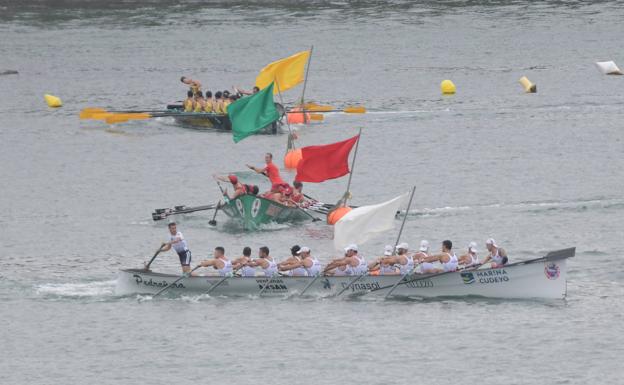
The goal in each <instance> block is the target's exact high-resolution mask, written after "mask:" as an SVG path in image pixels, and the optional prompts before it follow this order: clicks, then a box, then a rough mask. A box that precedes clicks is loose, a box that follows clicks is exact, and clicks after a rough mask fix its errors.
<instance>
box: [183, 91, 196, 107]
mask: <svg viewBox="0 0 624 385" xmlns="http://www.w3.org/2000/svg"><path fill="white" fill-rule="evenodd" d="M183 106H184V112H193V109H194V108H195V98H193V91H188V92H187V93H186V99H185V100H184V104H183Z"/></svg>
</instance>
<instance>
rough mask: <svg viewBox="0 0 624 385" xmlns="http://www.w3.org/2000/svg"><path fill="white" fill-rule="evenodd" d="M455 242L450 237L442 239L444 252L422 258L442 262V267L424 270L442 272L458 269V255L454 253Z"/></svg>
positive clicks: (425, 260)
mask: <svg viewBox="0 0 624 385" xmlns="http://www.w3.org/2000/svg"><path fill="white" fill-rule="evenodd" d="M452 249H453V242H451V241H449V240H448V239H447V240H445V241H442V252H440V253H439V254H433V255H430V256H428V257H426V258H423V259H421V261H422V262H436V261H437V262H440V264H441V265H442V268H434V269H432V270H428V271H423V272H424V273H442V272H447V271H455V270H457V263H458V260H457V256H456V255H455V254H454V253H453V251H452Z"/></svg>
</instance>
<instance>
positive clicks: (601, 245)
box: [0, 0, 624, 384]
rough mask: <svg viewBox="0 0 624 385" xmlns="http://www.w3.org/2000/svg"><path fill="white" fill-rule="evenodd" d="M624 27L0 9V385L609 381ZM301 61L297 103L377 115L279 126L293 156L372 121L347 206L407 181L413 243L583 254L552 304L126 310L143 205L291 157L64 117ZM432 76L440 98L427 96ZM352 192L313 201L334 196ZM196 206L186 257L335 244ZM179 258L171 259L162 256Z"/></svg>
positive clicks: (253, 304)
mask: <svg viewBox="0 0 624 385" xmlns="http://www.w3.org/2000/svg"><path fill="white" fill-rule="evenodd" d="M622 20H624V4H622V2H618V1H593V2H583V1H418V2H408V1H395V2H380V1H357V2H340V1H334V2H332V1H312V2H310V1H308V2H289V1H266V2H264V1H251V2H243V1H213V2H201V1H192V2H175V1H169V2H166V1H149V2H142V3H141V4H140V5H136V4H134V3H131V2H124V1H69V0H68V1H58V2H57V1H54V2H52V1H26V2H8V1H2V2H0V72H3V71H7V70H11V71H18V74H12V75H10V76H9V75H6V76H0V164H1V166H0V180H1V181H2V182H1V187H0V234H1V235H0V321H1V322H0V324H1V325H2V327H1V328H0V383H2V384H18V383H29V384H85V383H94V384H120V383H123V384H130V383H147V382H157V383H176V384H196V383H213V382H214V383H217V382H220V383H229V384H246V383H252V382H254V383H255V382H258V383H267V382H270V383H274V384H309V383H316V384H336V383H348V384H350V383H370V384H388V383H426V384H449V383H459V382H460V381H461V382H463V383H479V384H501V383H505V384H585V383H601V384H617V383H621V377H622V374H624V371H623V370H622V369H621V365H619V364H618V359H619V356H620V355H621V354H622V353H623V352H624V349H623V348H622V346H624V333H622V332H623V331H624V330H623V326H622V325H623V322H622V321H624V320H623V317H622V314H623V311H624V306H623V304H622V296H623V294H624V285H623V279H624V273H622V268H623V267H624V264H623V263H622V257H621V251H622V248H623V245H622V234H623V232H622V223H623V219H624V193H623V191H624V179H623V176H624V171H623V170H622V166H623V165H624V162H623V161H622V155H623V154H624V151H623V143H622V138H623V134H622V129H623V127H622V121H623V118H624V109H623V106H624V93H623V92H622V90H623V87H624V77H610V76H604V75H602V74H600V73H599V71H598V70H597V69H596V67H595V65H594V63H595V62H596V61H606V60H615V61H616V63H619V64H620V65H621V66H622V65H624V51H623V49H622V48H623V46H622V36H623V35H624V24H623V23H622ZM310 46H314V53H313V57H312V60H311V64H310V74H309V78H308V79H309V80H308V83H307V86H306V94H305V96H306V99H309V100H315V101H318V102H322V103H327V104H332V105H337V106H344V105H351V104H358V105H364V106H366V108H367V109H368V111H369V112H368V113H366V114H363V115H348V114H328V115H327V116H326V119H325V121H323V122H322V123H315V124H312V125H309V126H305V127H301V126H300V127H294V129H296V130H297V132H298V135H299V140H298V143H299V145H301V146H305V145H312V144H323V143H331V142H335V141H338V140H342V139H346V138H348V137H350V136H353V135H355V134H357V132H358V130H359V129H360V128H361V129H362V138H361V143H360V147H359V153H358V159H357V162H356V164H355V169H354V173H353V181H352V186H351V191H352V193H353V200H352V203H353V204H356V205H358V204H359V205H361V204H372V203H378V202H382V201H384V200H387V199H390V198H392V197H395V196H397V195H400V194H402V193H405V192H407V191H409V189H410V188H411V186H413V185H416V194H415V198H414V203H413V207H412V208H411V210H410V215H409V216H408V219H407V221H406V226H405V230H404V234H403V237H402V240H404V241H407V242H409V243H410V244H411V246H412V248H415V247H416V245H417V244H418V242H419V241H420V240H421V239H428V240H429V241H430V242H431V244H432V245H434V246H435V247H438V246H437V245H439V243H440V242H441V241H442V240H444V239H451V240H452V241H453V242H454V243H455V245H456V247H457V248H458V249H464V248H465V247H466V245H467V244H468V242H470V241H473V240H474V241H477V242H478V244H479V245H480V247H481V249H482V250H483V248H484V246H485V245H484V242H485V240H486V239H487V238H489V237H493V238H495V239H496V240H497V241H498V242H499V243H500V244H501V245H502V246H503V247H505V248H506V249H507V250H508V252H509V254H510V255H511V259H512V261H514V260H522V259H527V258H532V257H537V256H541V255H543V254H544V253H546V252H548V251H549V250H554V249H559V248H564V247H572V246H575V247H576V248H577V255H576V257H575V258H573V259H572V260H570V262H569V264H568V267H569V270H568V296H567V299H566V300H563V301H548V302H542V301H501V300H487V299H454V300H452V299H443V300H427V301H417V300H414V301H394V300H389V301H370V300H366V299H362V300H358V301H348V300H323V299H306V300H297V299H288V298H284V299H258V298H212V297H209V296H183V297H167V296H165V297H163V298H161V299H155V300H152V301H138V300H137V298H136V297H133V296H130V297H117V296H115V294H114V286H115V279H116V274H117V271H118V270H119V269H121V268H126V267H137V266H141V265H142V263H143V262H144V261H146V260H148V259H149V257H150V256H151V255H152V254H153V252H154V251H155V249H156V248H157V247H158V245H159V244H160V242H161V241H163V240H164V239H165V238H166V235H167V232H166V223H165V221H161V222H153V221H152V220H151V217H150V213H151V211H152V210H153V209H155V208H160V207H169V206H173V205H179V204H186V205H203V204H209V203H214V202H216V201H217V200H218V199H219V196H220V193H219V190H218V188H217V187H216V185H215V184H214V182H213V180H212V174H214V173H223V172H227V171H237V170H244V165H245V164H246V163H251V164H257V165H260V164H262V160H263V154H264V153H265V152H267V151H268V152H273V153H274V154H275V155H276V158H277V160H278V162H280V158H281V157H282V155H283V153H284V151H285V148H286V135H284V134H282V135H277V136H271V135H259V136H255V137H250V138H248V139H246V140H244V141H242V142H240V143H238V144H234V143H233V141H232V138H231V135H230V134H228V133H223V132H202V131H196V130H190V129H187V128H183V127H179V126H177V125H175V123H174V122H173V121H171V120H169V119H167V118H159V119H152V120H147V121H136V122H129V123H126V124H122V125H115V126H108V125H106V124H105V123H103V122H96V121H81V120H79V119H78V113H79V111H80V110H81V109H82V108H85V107H105V108H117V109H126V108H127V109H133V108H147V109H159V108H162V107H163V106H164V105H166V104H167V103H170V102H175V101H177V100H181V99H182V98H183V97H184V94H185V91H186V90H185V89H184V87H182V85H181V84H180V82H179V78H180V76H182V75H186V76H191V77H193V78H197V79H200V80H201V81H202V83H203V84H204V88H206V89H211V90H213V91H214V90H218V89H227V88H230V87H231V86H233V85H234V86H240V87H244V88H250V87H251V86H252V85H253V82H254V79H255V76H256V74H257V72H258V70H259V69H260V68H262V67H263V66H264V65H266V64H267V63H269V62H271V61H273V60H276V59H278V58H281V57H285V56H287V55H290V54H293V53H295V52H298V51H301V50H304V49H308V48H309V47H310ZM521 76H527V77H528V78H529V79H530V80H531V81H533V82H534V83H536V84H537V89H538V92H537V93H536V94H525V93H524V92H523V90H522V88H521V86H520V84H518V79H519V78H520V77H521ZM443 79H451V80H453V82H454V83H455V84H456V85H457V93H456V94H455V95H453V96H448V97H442V96H441V95H440V90H439V84H440V82H441V81H442V80H443ZM301 89H302V87H301V86H299V87H298V88H295V89H293V90H290V91H287V92H286V93H285V95H284V98H285V101H286V102H287V103H293V102H294V101H296V100H297V99H298V98H299V97H301ZM44 93H51V94H54V95H57V96H59V97H61V98H62V99H63V102H64V106H63V107H62V108H60V109H57V110H51V109H49V108H48V107H47V106H46V105H45V103H44V101H43V94H44ZM285 175H286V177H287V179H289V180H291V179H292V178H293V177H294V173H292V172H285ZM345 188H346V177H345V178H340V179H337V180H332V181H328V182H326V183H323V184H318V185H315V184H306V186H305V191H306V192H307V193H308V194H310V195H313V196H315V197H317V198H318V199H320V200H322V201H325V202H334V201H335V200H336V199H337V198H338V197H340V195H341V194H342V193H343V192H344V189H345ZM211 214H212V213H197V214H191V215H186V216H184V217H181V218H177V221H178V223H179V228H180V230H181V231H182V232H183V233H184V234H185V236H186V238H187V239H188V241H189V246H190V248H191V250H192V252H193V258H194V263H195V262H197V261H199V260H201V259H202V258H204V257H206V256H207V255H209V253H210V252H211V250H212V249H213V248H214V247H215V246H218V245H221V246H224V247H225V248H226V251H227V254H228V255H229V256H230V257H234V256H236V255H237V254H238V253H239V252H240V250H241V249H242V247H243V246H247V245H248V246H251V247H253V248H254V249H257V248H258V247H260V246H263V245H267V246H269V247H270V248H271V250H272V253H273V254H274V256H276V257H278V258H284V257H286V256H287V252H288V249H289V248H290V246H291V245H292V244H295V243H297V244H300V245H307V246H309V247H311V248H312V250H313V253H314V254H316V255H317V256H318V257H320V258H321V259H322V260H323V261H328V260H329V259H330V258H331V257H332V255H333V253H334V251H333V245H332V239H331V238H332V229H331V227H329V226H327V225H325V224H323V223H318V222H315V223H311V222H310V223H303V224H299V225H274V226H268V227H266V228H264V229H263V230H262V231H259V232H254V233H249V232H247V233H245V232H241V231H239V229H238V228H237V227H236V226H234V225H232V224H231V223H229V222H228V221H227V219H226V218H225V217H223V216H218V217H217V220H218V224H217V226H216V227H211V226H209V225H208V221H209V220H210V219H211ZM399 224H400V222H399V221H397V224H396V229H395V231H392V232H388V233H387V234H381V235H379V236H376V237H374V238H373V239H371V240H370V241H369V242H368V243H366V244H363V245H361V248H362V250H363V253H364V255H365V256H368V257H372V256H374V255H378V254H379V253H381V252H382V251H383V246H384V245H385V244H387V243H393V242H394V241H395V237H396V235H397V232H398V228H399ZM482 256H483V254H482ZM177 263H178V262H177V256H175V255H174V254H173V253H171V252H169V253H165V254H163V255H161V256H159V257H158V259H157V260H156V262H155V264H154V266H153V267H154V269H156V270H158V271H164V272H176V271H178V269H179V266H178V265H177Z"/></svg>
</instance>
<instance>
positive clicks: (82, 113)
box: [79, 107, 107, 119]
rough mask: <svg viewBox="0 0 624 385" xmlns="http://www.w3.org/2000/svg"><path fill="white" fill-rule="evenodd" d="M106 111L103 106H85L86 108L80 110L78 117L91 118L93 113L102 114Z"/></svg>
mask: <svg viewBox="0 0 624 385" xmlns="http://www.w3.org/2000/svg"><path fill="white" fill-rule="evenodd" d="M106 112H107V111H106V110H105V109H103V108H97V107H87V108H83V109H82V111H80V115H79V117H80V119H93V115H96V114H103V113H106Z"/></svg>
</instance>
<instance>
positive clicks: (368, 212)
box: [334, 193, 409, 250]
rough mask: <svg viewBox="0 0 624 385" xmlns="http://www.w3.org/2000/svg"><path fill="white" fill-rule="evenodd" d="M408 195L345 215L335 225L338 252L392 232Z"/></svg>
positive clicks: (363, 207)
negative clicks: (349, 245) (398, 212)
mask: <svg viewBox="0 0 624 385" xmlns="http://www.w3.org/2000/svg"><path fill="white" fill-rule="evenodd" d="M408 194H409V193H408ZM408 194H403V195H401V196H398V197H396V198H394V199H391V200H389V201H387V202H384V203H380V204H377V205H371V206H360V207H358V208H356V209H353V210H351V211H349V212H348V213H347V214H345V216H344V217H342V218H340V220H339V221H338V222H336V224H335V225H334V247H336V250H342V248H343V247H345V246H346V245H348V244H351V243H356V244H359V243H364V242H366V241H367V240H368V239H369V238H370V237H371V236H372V235H375V234H378V233H381V232H384V231H388V230H392V229H393V228H394V222H395V221H394V218H395V216H396V212H397V211H398V210H399V207H401V204H402V203H403V201H404V200H405V198H406V197H407V195H408Z"/></svg>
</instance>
